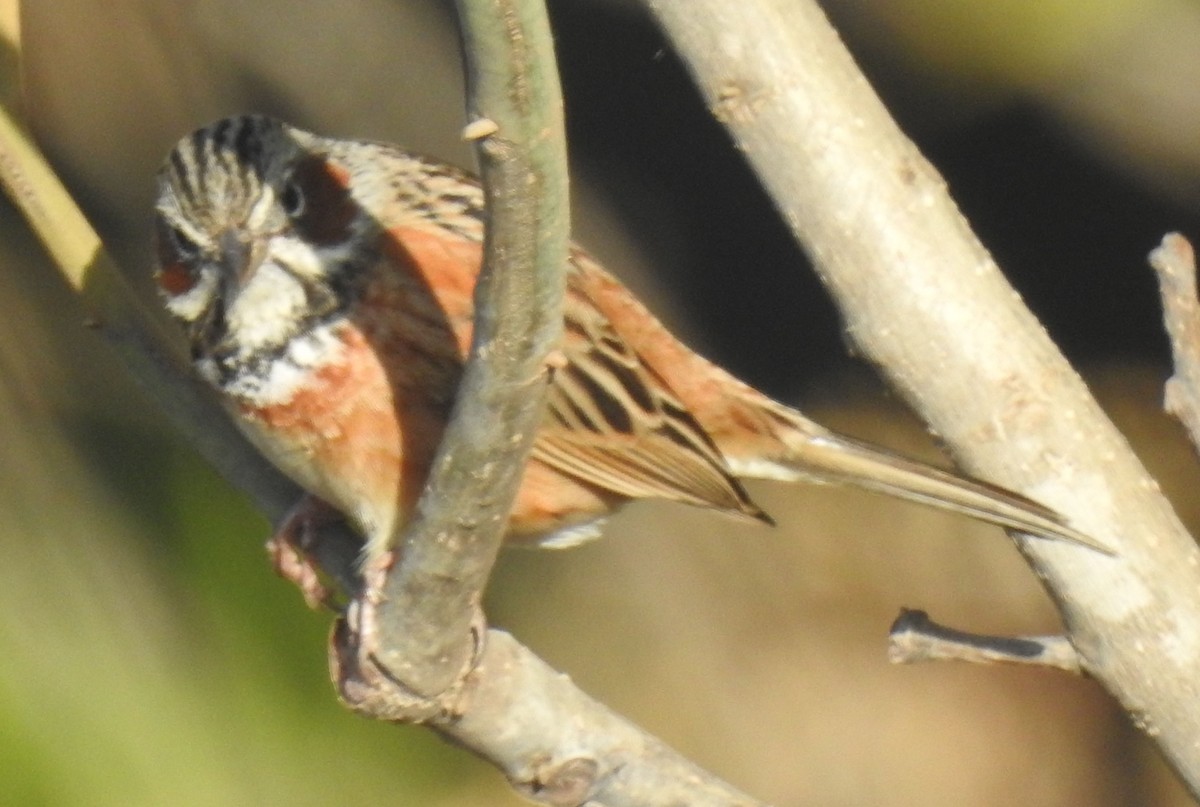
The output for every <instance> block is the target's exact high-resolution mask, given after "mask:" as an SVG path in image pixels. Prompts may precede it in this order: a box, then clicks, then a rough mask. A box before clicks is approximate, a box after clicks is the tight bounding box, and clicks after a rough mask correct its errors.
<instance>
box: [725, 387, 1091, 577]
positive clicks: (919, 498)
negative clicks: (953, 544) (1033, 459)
mask: <svg viewBox="0 0 1200 807" xmlns="http://www.w3.org/2000/svg"><path fill="white" fill-rule="evenodd" d="M756 403H758V402H756ZM763 405H764V406H768V405H769V410H768V411H766V412H765V413H764V414H765V415H766V418H765V420H766V421H770V422H772V423H773V424H774V426H775V428H774V429H771V430H772V431H773V432H774V435H773V437H774V439H773V442H775V443H777V444H778V446H779V447H780V448H779V450H777V451H772V450H765V451H764V450H763V447H762V446H759V447H758V449H757V450H756V451H755V452H754V454H753V455H746V456H744V457H739V456H738V455H737V454H736V453H733V454H732V455H730V453H729V452H727V453H726V459H727V461H728V462H729V466H730V469H731V470H732V471H733V472H734V474H735V475H737V476H739V477H743V478H749V479H780V480H784V481H797V480H808V481H815V482H827V483H835V484H847V485H852V486H854V487H858V488H863V489H866V490H871V491H877V492H879V493H886V494H889V495H891V496H895V497H898V498H901V499H907V500H909V501H913V502H919V503H921V504H926V505H930V506H933V507H936V508H939V509H942V510H948V511H950V512H956V513H961V514H963V515H967V516H971V517H973V518H977V519H980V520H983V521H987V522H990V523H992V524H997V525H999V526H1001V527H1006V528H1009V529H1014V530H1018V531H1020V532H1024V533H1028V534H1030V535H1033V536H1037V537H1042V538H1051V539H1057V540H1062V541H1070V542H1072V543H1076V544H1081V545H1083V546H1087V547H1090V548H1092V549H1095V550H1098V551H1100V552H1103V553H1105V554H1112V550H1111V549H1110V548H1108V547H1106V546H1104V545H1103V544H1101V543H1100V542H1099V541H1097V540H1096V539H1094V538H1092V537H1091V536H1089V535H1086V534H1085V533H1082V532H1080V531H1079V530H1077V529H1075V528H1074V527H1072V526H1071V525H1070V524H1068V523H1067V522H1066V519H1064V518H1063V517H1062V516H1061V515H1059V514H1058V513H1057V512H1055V511H1054V510H1051V509H1050V508H1049V507H1046V506H1045V505H1042V504H1040V503H1038V502H1035V501H1033V500H1032V499H1028V498H1026V497H1025V496H1022V495H1020V494H1019V493H1014V492H1013V491H1010V490H1007V489H1005V488H1002V487H1000V486H998V485H993V484H990V483H988V482H984V481H981V480H979V479H973V478H971V477H967V476H961V475H958V474H955V473H952V472H950V471H944V470H942V469H940V468H936V467H934V466H932V465H927V464H925V463H923V462H918V461H917V460H911V459H907V458H904V457H901V456H898V455H895V454H892V453H890V452H887V451H884V450H882V449H879V448H876V447H874V446H871V445H869V444H867V443H863V442H861V441H858V440H855V439H853V438H850V437H845V436H842V435H839V434H836V433H834V432H832V431H829V430H828V429H826V428H824V427H823V426H820V425H818V424H816V423H814V422H813V421H811V420H809V419H808V418H806V417H804V416H803V415H801V414H800V413H799V412H797V411H795V410H794V409H790V408H788V407H785V406H783V405H782V404H778V403H775V402H774V401H769V399H765V400H764V401H763Z"/></svg>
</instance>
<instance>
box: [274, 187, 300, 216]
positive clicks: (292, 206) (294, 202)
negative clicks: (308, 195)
mask: <svg viewBox="0 0 1200 807" xmlns="http://www.w3.org/2000/svg"><path fill="white" fill-rule="evenodd" d="M279 204H280V205H282V206H283V212H284V213H287V215H288V218H290V219H296V218H299V217H300V216H301V215H303V214H304V191H302V190H301V189H300V185H299V184H297V183H296V182H295V181H294V180H293V181H291V182H288V184H287V185H285V186H284V188H283V193H281V194H280V195H279Z"/></svg>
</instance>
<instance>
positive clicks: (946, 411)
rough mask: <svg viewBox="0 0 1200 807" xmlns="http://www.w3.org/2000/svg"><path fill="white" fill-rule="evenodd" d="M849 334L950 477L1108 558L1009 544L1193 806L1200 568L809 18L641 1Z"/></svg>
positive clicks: (845, 61) (1081, 393)
mask: <svg viewBox="0 0 1200 807" xmlns="http://www.w3.org/2000/svg"><path fill="white" fill-rule="evenodd" d="M648 3H649V5H650V7H651V8H652V9H653V11H654V13H655V14H656V15H657V17H658V19H659V21H660V23H661V24H662V26H663V27H664V29H665V30H666V31H667V33H668V35H669V36H670V38H671V39H672V40H673V41H674V43H675V45H676V47H677V48H678V49H679V51H680V52H681V54H682V55H683V57H684V59H685V60H686V61H687V62H688V64H689V66H690V68H691V70H692V72H693V74H694V76H695V78H696V80H697V83H698V84H699V85H700V87H701V89H702V92H703V94H704V96H705V98H706V99H707V101H708V103H709V104H710V107H711V109H712V111H713V113H714V114H715V115H717V116H718V117H719V118H720V119H721V120H723V121H724V122H726V124H727V125H728V126H729V129H730V131H731V132H732V133H733V136H734V138H735V140H736V142H737V146H738V147H739V148H740V149H742V150H743V151H744V152H745V153H746V155H747V157H748V159H749V160H750V163H751V164H752V165H753V167H754V168H755V170H756V172H757V173H758V175H759V177H760V178H761V180H762V182H763V184H764V185H765V186H766V187H767V188H768V190H769V191H770V193H771V195H772V197H773V198H774V200H775V203H776V205H777V206H778V208H779V210H780V212H781V213H782V215H783V217H784V219H785V220H786V221H787V223H788V225H789V226H790V227H791V228H792V230H793V232H794V234H795V235H796V237H797V239H798V240H799V241H800V242H801V243H802V244H803V245H804V247H805V249H806V250H807V251H808V253H809V255H810V256H811V257H812V259H813V261H814V263H815V265H816V266H817V270H818V272H819V274H820V275H821V278H822V280H823V281H824V282H825V283H826V285H827V286H828V287H829V288H830V290H831V291H832V292H833V294H834V295H835V296H836V298H837V300H838V302H839V305H840V306H841V309H842V312H843V314H844V316H845V318H846V322H847V328H848V331H849V333H850V335H851V336H852V337H853V339H854V340H855V342H856V344H857V346H858V347H859V348H860V349H861V351H862V353H863V355H866V356H869V357H870V358H871V359H872V360H873V361H875V362H877V363H878V364H879V365H880V367H881V368H882V369H883V371H884V372H885V374H886V375H887V377H888V378H889V379H890V380H891V382H892V383H893V384H894V385H895V386H896V387H897V389H898V390H899V391H900V392H901V393H902V394H904V395H905V396H906V397H907V398H908V400H909V401H910V402H912V403H913V405H914V406H915V407H916V408H917V409H918V410H919V411H920V412H921V414H922V415H923V416H924V417H925V419H926V420H927V421H928V422H929V423H930V424H931V425H932V426H933V428H934V429H935V430H936V431H937V432H938V433H939V434H940V435H941V436H942V437H943V438H944V439H945V440H946V442H947V444H948V445H949V446H950V447H951V449H952V450H953V451H954V453H955V455H956V457H957V458H958V459H959V460H960V461H961V462H962V464H963V465H964V466H965V467H967V468H968V469H970V470H972V471H973V472H975V473H977V474H979V475H982V476H984V477H986V478H989V479H994V480H996V481H998V482H1000V483H1001V484H1005V485H1008V486H1010V487H1014V488H1016V489H1018V490H1024V491H1027V492H1028V493H1030V494H1031V495H1032V496H1033V497H1034V498H1036V499H1038V500H1040V501H1043V502H1046V503H1047V504H1049V505H1051V506H1053V507H1055V508H1056V509H1058V510H1060V511H1061V512H1063V513H1065V514H1066V515H1068V516H1069V517H1070V518H1071V519H1072V521H1073V522H1074V524H1075V525H1076V526H1077V527H1079V528H1081V529H1082V530H1083V531H1085V532H1087V533H1089V534H1092V535H1095V536H1096V537H1097V538H1100V539H1102V540H1103V541H1104V542H1105V543H1106V544H1107V545H1109V546H1114V547H1116V548H1117V550H1118V552H1119V556H1118V557H1116V558H1110V557H1106V556H1104V555H1102V554H1100V553H1097V552H1090V551H1088V550H1086V549H1079V548H1076V547H1070V546H1066V545H1063V544H1056V543H1050V542H1031V541H1026V540H1018V546H1019V547H1020V548H1021V550H1022V552H1024V553H1025V555H1026V557H1027V559H1028V560H1029V562H1030V564H1031V565H1032V566H1033V567H1034V570H1035V571H1036V573H1037V574H1038V576H1039V577H1040V578H1041V579H1042V580H1043V581H1044V582H1045V585H1046V587H1047V589H1048V591H1049V592H1050V594H1051V596H1052V597H1053V598H1054V600H1055V601H1056V603H1057V604H1058V606H1059V609H1060V611H1061V613H1062V616H1063V619H1064V622H1065V624H1066V627H1067V631H1068V636H1069V638H1070V640H1071V642H1072V643H1073V645H1074V646H1075V648H1076V650H1077V651H1078V653H1079V655H1080V659H1081V662H1082V665H1083V667H1084V668H1085V669H1086V670H1087V671H1088V672H1089V673H1090V674H1091V675H1093V676H1094V677H1096V678H1097V679H1098V680H1100V681H1101V682H1102V683H1103V684H1104V685H1105V686H1106V687H1107V688H1108V690H1109V691H1110V692H1112V693H1113V694H1114V695H1115V696H1116V697H1117V698H1118V699H1119V700H1120V701H1121V702H1122V704H1123V705H1124V706H1125V708H1126V709H1127V710H1128V711H1130V712H1131V713H1132V714H1134V715H1136V716H1137V720H1138V722H1139V724H1141V725H1142V726H1143V727H1144V728H1145V729H1146V730H1147V733H1148V734H1149V735H1150V736H1151V737H1152V738H1153V739H1154V740H1155V741H1156V742H1158V743H1159V745H1160V746H1161V747H1162V749H1163V751H1164V753H1165V754H1166V756H1167V758H1168V759H1169V760H1171V761H1172V763H1173V764H1174V765H1175V766H1176V767H1177V769H1178V770H1179V771H1180V772H1181V773H1182V774H1183V777H1184V779H1185V780H1186V781H1187V783H1188V785H1189V787H1190V788H1191V789H1192V791H1193V793H1200V745H1197V744H1196V742H1195V738H1196V737H1197V736H1200V698H1198V697H1197V692H1196V681H1200V553H1198V552H1197V548H1196V545H1195V543H1194V542H1193V541H1192V539H1191V537H1190V536H1189V535H1188V534H1187V533H1186V532H1185V531H1184V529H1183V526H1182V525H1181V524H1180V522H1179V520H1178V518H1177V517H1176V516H1175V514H1174V512H1173V511H1172V510H1171V507H1170V505H1169V504H1168V503H1167V502H1166V501H1165V500H1164V499H1163V498H1162V497H1161V495H1159V493H1158V488H1157V486H1156V485H1155V484H1154V482H1153V480H1152V479H1150V477H1149V476H1148V474H1147V473H1146V471H1145V470H1144V469H1143V468H1142V466H1141V464H1140V463H1139V462H1138V461H1137V459H1136V458H1135V457H1134V456H1133V454H1132V452H1131V451H1130V450H1129V447H1128V445H1127V444H1126V442H1125V440H1124V439H1123V438H1122V437H1121V435H1120V434H1119V433H1118V432H1117V431H1116V430H1115V429H1114V428H1113V426H1112V425H1111V424H1110V423H1109V422H1108V420H1107V419H1106V418H1105V417H1104V415H1103V413H1102V412H1101V411H1100V409H1099V408H1098V406H1097V405H1096V404H1095V402H1094V401H1093V400H1092V399H1091V398H1090V396H1089V395H1088V394H1087V390H1086V388H1085V387H1084V385H1083V384H1082V382H1081V381H1080V380H1079V378H1078V377H1077V376H1076V375H1075V373H1074V371H1073V370H1072V369H1071V368H1070V367H1069V366H1068V365H1067V364H1066V362H1065V360H1064V359H1063V358H1062V357H1061V355H1059V353H1058V352H1057V350H1056V349H1055V347H1054V345H1053V343H1052V342H1051V341H1050V340H1049V338H1048V337H1047V336H1046V334H1045V332H1044V331H1043V330H1042V328H1041V327H1040V325H1039V324H1038V323H1037V321H1036V320H1035V319H1034V318H1033V316H1032V315H1031V314H1030V313H1029V312H1028V310H1026V309H1025V308H1024V307H1023V306H1022V305H1021V303H1020V302H1019V299H1018V297H1017V295H1016V293H1015V292H1014V291H1013V290H1012V288H1011V287H1010V286H1009V285H1008V284H1007V283H1006V282H1005V280H1004V278H1003V276H1002V275H1001V274H1000V272H999V270H998V268H997V267H996V265H995V263H994V262H993V261H992V259H991V257H990V256H989V255H988V253H987V251H986V250H985V249H984V248H983V246H981V245H980V244H979V242H978V241H977V240H976V238H975V236H974V235H973V234H972V232H971V231H970V228H969V227H968V225H967V223H966V222H965V221H964V220H963V218H962V216H961V215H960V214H959V212H958V210H957V209H956V208H955V206H954V203H953V202H952V201H951V200H950V198H949V196H948V195H947V194H946V191H945V183H944V182H943V180H942V179H941V178H940V177H939V176H938V174H937V172H936V171H935V170H934V169H933V168H932V167H931V166H930V165H929V164H928V163H927V162H926V161H925V160H924V159H923V158H922V157H921V155H920V154H919V153H918V152H917V150H916V149H915V147H914V146H913V145H912V143H911V142H909V141H908V140H907V139H906V138H905V137H904V135H903V134H902V133H901V132H900V131H899V130H898V129H897V127H896V125H895V123H894V122H893V121H892V120H891V118H890V117H889V116H888V114H887V112H886V110H885V109H884V107H883V105H882V104H881V103H880V101H879V99H878V98H877V97H876V96H875V94H874V93H873V92H872V90H871V88H870V87H869V86H868V84H867V81H866V79H865V78H864V77H863V76H862V74H861V73H860V72H859V71H858V69H857V68H856V66H855V65H854V63H853V60H852V59H851V58H850V56H849V54H848V53H847V52H846V51H845V48H844V47H843V46H842V44H841V42H840V41H839V40H838V38H837V35H836V34H835V33H834V32H833V30H832V29H831V28H830V27H829V24H828V22H827V21H826V19H825V17H824V15H823V14H822V12H821V11H820V9H819V8H818V7H817V5H816V3H814V2H811V0H810V1H809V2H796V0H764V1H763V2H760V3H756V4H754V6H750V5H745V4H736V3H728V2H725V0H695V2H691V3H687V4H684V3H676V2H671V1H670V0H648Z"/></svg>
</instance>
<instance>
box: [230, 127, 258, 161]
mask: <svg viewBox="0 0 1200 807" xmlns="http://www.w3.org/2000/svg"><path fill="white" fill-rule="evenodd" d="M256 134H257V133H256V132H255V129H254V127H253V126H251V125H250V124H249V122H248V121H243V122H242V125H241V127H240V128H239V129H238V133H237V137H236V138H234V141H233V150H234V153H236V154H237V156H238V159H239V160H241V162H242V164H243V165H258V164H259V162H260V157H261V156H262V141H261V140H260V139H259V138H258V137H256Z"/></svg>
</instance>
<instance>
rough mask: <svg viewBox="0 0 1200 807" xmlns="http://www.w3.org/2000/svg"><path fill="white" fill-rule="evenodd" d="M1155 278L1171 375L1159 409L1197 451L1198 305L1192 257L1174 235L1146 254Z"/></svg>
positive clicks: (1199, 398)
mask: <svg viewBox="0 0 1200 807" xmlns="http://www.w3.org/2000/svg"><path fill="white" fill-rule="evenodd" d="M1150 266H1151V267H1153V268H1154V272H1155V274H1156V275H1158V287H1159V292H1160V294H1161V296H1162V303H1163V321H1164V323H1165V325H1166V328H1167V336H1168V337H1169V339H1170V342H1171V355H1172V357H1173V359H1174V363H1175V374H1174V375H1173V376H1171V377H1170V378H1169V379H1167V383H1166V387H1165V388H1164V395H1163V408H1164V409H1166V410H1167V412H1169V413H1170V414H1172V415H1174V416H1175V417H1176V418H1178V419H1179V421H1180V422H1181V423H1182V424H1183V426H1184V428H1185V429H1187V432H1188V437H1189V439H1190V440H1191V441H1192V446H1193V447H1194V448H1195V449H1196V450H1197V451H1200V303H1198V302H1197V300H1196V255H1195V253H1194V252H1193V251H1192V245H1191V243H1189V242H1188V240H1187V239H1186V238H1184V237H1183V236H1182V235H1180V234H1178V233H1168V234H1167V235H1165V236H1163V240H1162V244H1161V245H1160V246H1158V247H1155V248H1154V249H1153V250H1151V252H1150Z"/></svg>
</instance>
